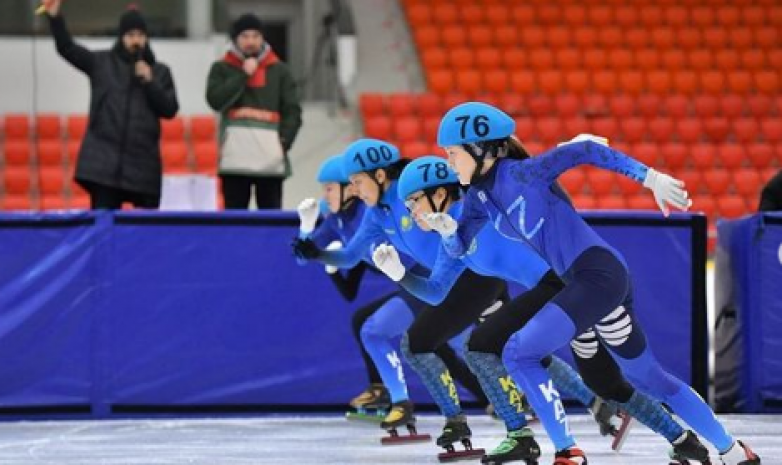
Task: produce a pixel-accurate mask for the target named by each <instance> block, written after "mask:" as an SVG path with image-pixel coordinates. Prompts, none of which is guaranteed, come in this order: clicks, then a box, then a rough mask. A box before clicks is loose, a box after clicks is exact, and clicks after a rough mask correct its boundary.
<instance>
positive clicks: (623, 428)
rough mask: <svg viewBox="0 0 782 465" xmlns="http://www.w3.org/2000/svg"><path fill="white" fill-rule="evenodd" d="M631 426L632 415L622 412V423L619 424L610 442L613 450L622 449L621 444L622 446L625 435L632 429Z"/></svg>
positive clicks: (632, 424)
mask: <svg viewBox="0 0 782 465" xmlns="http://www.w3.org/2000/svg"><path fill="white" fill-rule="evenodd" d="M633 426H635V420H634V419H633V417H631V416H630V415H628V414H624V415H623V416H622V424H621V425H619V429H618V430H617V431H616V435H615V436H614V440H613V442H612V443H611V449H613V450H614V452H619V451H621V450H622V446H624V444H625V440H627V435H628V434H629V433H630V430H631V429H633Z"/></svg>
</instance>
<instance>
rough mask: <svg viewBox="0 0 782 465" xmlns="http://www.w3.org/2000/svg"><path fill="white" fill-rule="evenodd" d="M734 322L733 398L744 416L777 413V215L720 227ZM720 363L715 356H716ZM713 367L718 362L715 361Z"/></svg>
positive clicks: (781, 222) (780, 406)
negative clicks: (737, 360) (735, 395)
mask: <svg viewBox="0 0 782 465" xmlns="http://www.w3.org/2000/svg"><path fill="white" fill-rule="evenodd" d="M717 227H718V233H719V238H720V246H721V247H724V248H726V249H727V250H728V253H729V256H730V270H729V271H730V276H731V278H732V284H733V286H734V289H735V293H734V294H733V298H734V302H732V307H733V308H735V310H736V317H737V318H738V331H739V332H738V344H739V347H740V350H739V351H738V352H737V354H738V357H740V361H741V363H738V364H737V366H738V369H739V370H740V371H741V374H740V376H739V383H740V386H739V387H738V392H739V398H738V399H735V405H733V407H734V408H736V409H738V410H740V411H744V412H763V411H780V410H782V357H780V354H782V337H780V334H782V213H766V214H756V215H753V216H750V217H747V218H743V219H739V220H732V221H721V222H719V223H718V225H717ZM717 356H718V357H720V354H719V353H718V354H717ZM718 363H719V360H718Z"/></svg>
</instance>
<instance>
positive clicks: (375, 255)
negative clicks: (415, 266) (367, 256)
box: [372, 244, 406, 281]
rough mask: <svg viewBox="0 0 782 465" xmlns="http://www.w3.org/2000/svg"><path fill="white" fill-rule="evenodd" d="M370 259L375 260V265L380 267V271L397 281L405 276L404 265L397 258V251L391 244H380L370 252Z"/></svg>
mask: <svg viewBox="0 0 782 465" xmlns="http://www.w3.org/2000/svg"><path fill="white" fill-rule="evenodd" d="M372 261H373V262H375V266H377V267H378V268H380V271H382V272H383V273H385V274H386V275H387V276H388V277H389V278H391V279H393V280H394V281H399V280H401V279H402V278H404V276H405V272H406V270H405V266H404V265H402V262H401V261H400V260H399V252H397V251H396V249H395V248H394V246H393V245H387V244H380V245H379V246H378V247H377V248H376V249H375V251H374V252H372Z"/></svg>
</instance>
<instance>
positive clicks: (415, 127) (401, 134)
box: [392, 116, 422, 143]
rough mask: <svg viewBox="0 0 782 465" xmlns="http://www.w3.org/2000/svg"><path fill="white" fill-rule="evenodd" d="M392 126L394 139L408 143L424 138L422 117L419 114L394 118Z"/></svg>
mask: <svg viewBox="0 0 782 465" xmlns="http://www.w3.org/2000/svg"><path fill="white" fill-rule="evenodd" d="M392 127H393V131H394V137H393V140H394V141H397V142H399V143H406V142H413V141H417V140H421V139H422V127H421V119H420V118H419V117H417V116H403V117H399V118H392Z"/></svg>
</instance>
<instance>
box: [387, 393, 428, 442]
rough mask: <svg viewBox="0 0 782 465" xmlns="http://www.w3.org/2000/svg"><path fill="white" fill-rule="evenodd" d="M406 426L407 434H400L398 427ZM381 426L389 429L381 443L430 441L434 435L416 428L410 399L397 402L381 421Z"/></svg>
mask: <svg viewBox="0 0 782 465" xmlns="http://www.w3.org/2000/svg"><path fill="white" fill-rule="evenodd" d="M400 426H405V427H406V428H407V432H408V434H407V435H400V434H399V432H398V431H397V428H399V427H400ZM380 427H381V428H383V429H384V430H386V431H388V436H386V437H384V438H382V439H381V440H380V442H381V444H384V445H390V444H406V443H411V442H423V441H429V440H431V439H432V437H431V436H430V435H428V434H418V431H417V430H416V429H415V416H413V403H412V402H410V401H409V400H404V401H402V402H397V403H395V404H394V405H393V406H392V407H391V411H390V412H389V413H388V415H387V416H386V417H385V418H384V419H383V421H382V422H381V423H380Z"/></svg>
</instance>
